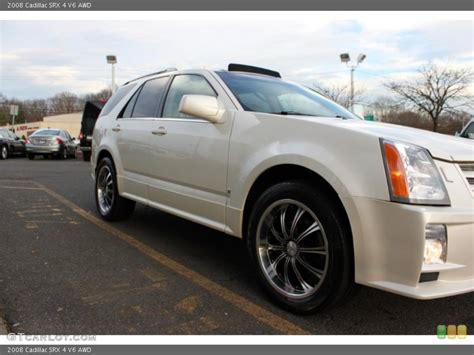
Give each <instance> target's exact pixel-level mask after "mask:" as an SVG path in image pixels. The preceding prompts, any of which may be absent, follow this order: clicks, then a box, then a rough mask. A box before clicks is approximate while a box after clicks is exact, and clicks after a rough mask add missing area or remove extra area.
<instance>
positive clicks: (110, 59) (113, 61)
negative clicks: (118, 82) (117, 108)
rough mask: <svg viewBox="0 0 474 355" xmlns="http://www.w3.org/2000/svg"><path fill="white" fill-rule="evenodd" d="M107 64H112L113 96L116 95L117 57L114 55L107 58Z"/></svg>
mask: <svg viewBox="0 0 474 355" xmlns="http://www.w3.org/2000/svg"><path fill="white" fill-rule="evenodd" d="M106 58H107V63H108V64H112V95H113V94H115V64H117V57H116V56H115V55H113V54H110V55H108V56H106Z"/></svg>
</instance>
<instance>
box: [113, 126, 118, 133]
mask: <svg viewBox="0 0 474 355" xmlns="http://www.w3.org/2000/svg"><path fill="white" fill-rule="evenodd" d="M112 131H114V132H120V126H116V127H114V128H112Z"/></svg>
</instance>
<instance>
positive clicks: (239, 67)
mask: <svg viewBox="0 0 474 355" xmlns="http://www.w3.org/2000/svg"><path fill="white" fill-rule="evenodd" d="M227 70H228V71H241V72H246V73H256V74H263V75H268V76H274V77H275V78H281V75H280V73H279V72H277V71H274V70H270V69H265V68H259V67H254V66H251V65H245V64H235V63H230V64H229V67H228V69H227Z"/></svg>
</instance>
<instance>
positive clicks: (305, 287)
mask: <svg viewBox="0 0 474 355" xmlns="http://www.w3.org/2000/svg"><path fill="white" fill-rule="evenodd" d="M291 266H292V267H293V272H294V273H295V275H296V279H297V280H298V282H299V283H300V285H301V288H303V291H305V292H306V291H308V290H310V289H312V287H311V286H310V285H308V284H307V283H306V281H305V280H304V279H303V276H301V274H300V272H299V270H298V267H297V266H296V260H295V259H291Z"/></svg>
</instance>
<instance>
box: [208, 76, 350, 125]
mask: <svg viewBox="0 0 474 355" xmlns="http://www.w3.org/2000/svg"><path fill="white" fill-rule="evenodd" d="M217 74H218V75H219V76H220V78H221V79H222V80H223V81H224V82H225V84H226V85H227V86H228V87H229V89H230V90H231V91H232V93H233V94H234V96H235V97H236V98H237V100H239V102H240V104H241V105H242V107H243V108H244V110H245V111H254V112H264V113H275V114H282V115H304V116H322V117H339V118H346V119H349V118H350V119H359V117H357V116H356V115H354V114H352V113H351V112H349V111H348V110H346V109H345V108H344V107H342V106H339V105H338V104H336V103H334V102H333V101H331V100H329V99H326V98H325V97H323V96H321V95H319V94H318V93H316V92H315V91H313V90H310V89H307V88H305V87H303V86H300V85H297V84H293V83H290V82H287V81H283V80H281V79H277V78H273V77H268V76H263V75H254V74H244V73H232V72H225V71H221V72H217Z"/></svg>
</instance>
